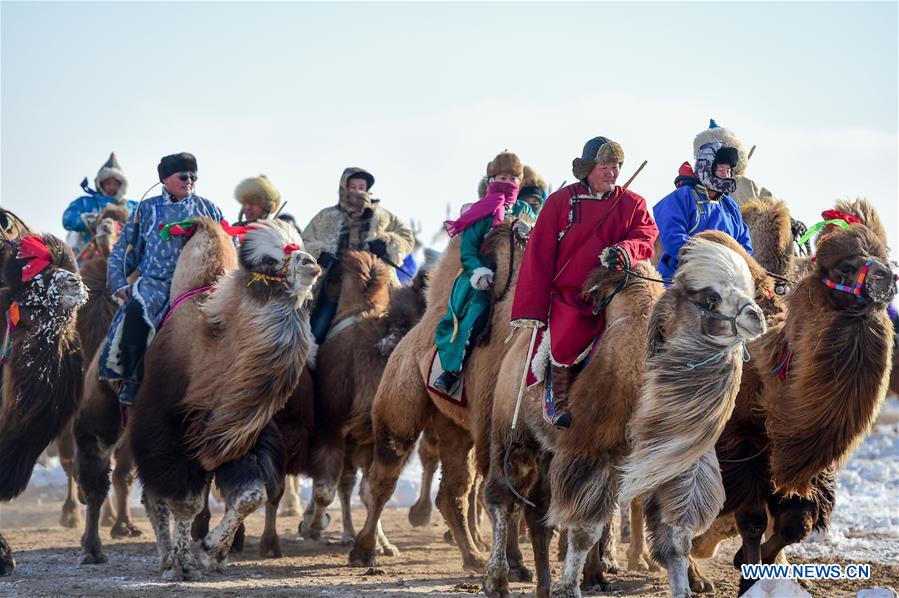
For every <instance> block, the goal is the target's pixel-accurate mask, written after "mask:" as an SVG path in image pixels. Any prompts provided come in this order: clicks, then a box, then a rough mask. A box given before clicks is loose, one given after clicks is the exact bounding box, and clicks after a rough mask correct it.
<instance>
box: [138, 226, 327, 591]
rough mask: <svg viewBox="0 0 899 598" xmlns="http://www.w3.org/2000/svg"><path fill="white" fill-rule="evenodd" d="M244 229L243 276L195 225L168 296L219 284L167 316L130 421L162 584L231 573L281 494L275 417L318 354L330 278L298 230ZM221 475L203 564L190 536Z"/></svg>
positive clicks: (221, 240) (212, 232) (216, 232)
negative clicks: (250, 524)
mask: <svg viewBox="0 0 899 598" xmlns="http://www.w3.org/2000/svg"><path fill="white" fill-rule="evenodd" d="M247 228H248V231H247V233H246V235H245V237H244V239H243V241H242V243H241V246H240V252H239V255H238V258H239V266H240V267H239V269H237V270H227V267H226V264H225V263H224V260H222V259H216V258H217V257H221V256H222V252H223V251H224V248H225V247H228V246H229V244H230V240H229V239H228V237H227V236H226V235H225V233H224V232H223V231H222V229H221V228H220V226H219V225H218V223H215V222H214V221H212V220H210V219H204V218H201V219H198V220H197V231H196V232H195V233H194V235H193V237H192V238H191V239H190V241H188V243H187V245H185V248H184V250H183V251H182V253H181V256H180V257H179V259H178V265H177V266H176V269H175V276H174V280H173V282H172V287H171V296H172V297H173V298H174V297H178V296H180V295H181V294H183V293H185V292H186V291H188V290H190V289H196V288H201V287H204V286H205V285H207V284H209V283H210V282H212V281H216V280H217V282H215V287H214V289H213V290H212V291H210V292H209V293H208V296H206V297H202V298H200V297H194V298H192V299H189V300H187V301H184V302H182V303H181V305H180V306H179V307H178V309H176V310H174V311H173V312H171V313H170V316H171V317H170V319H169V320H168V322H167V323H166V325H165V326H164V327H163V328H162V329H161V330H160V331H159V332H158V333H157V335H156V338H155V339H154V341H153V344H152V345H151V346H150V347H149V349H148V350H147V356H146V363H145V378H144V382H143V383H142V385H141V388H140V391H139V392H138V395H137V397H136V399H135V404H134V407H133V408H132V410H131V414H130V415H131V418H132V421H133V425H132V426H131V433H130V438H131V446H132V450H133V454H134V460H135V463H136V464H137V470H138V475H139V476H140V479H141V482H142V484H143V487H144V505H145V507H146V509H147V514H148V516H149V518H150V521H151V523H152V524H153V528H154V531H155V533H156V543H157V548H158V549H159V556H160V563H161V567H160V568H161V570H162V571H163V578H165V579H197V578H199V577H200V576H201V575H202V573H201V568H200V567H201V565H202V566H203V567H205V568H207V569H208V568H212V569H216V570H220V569H222V568H223V567H224V566H225V564H226V560H227V557H228V552H229V550H230V547H231V542H232V540H233V538H234V534H235V533H236V531H237V529H238V527H239V526H240V524H241V523H242V522H243V519H244V518H245V517H246V516H247V515H249V514H250V513H252V512H253V511H254V510H255V509H256V508H258V507H259V506H260V505H262V504H263V503H265V502H266V501H267V500H268V501H272V500H273V497H275V496H280V494H281V493H282V492H283V485H282V484H283V479H284V473H285V469H284V458H285V455H284V445H283V442H282V439H281V435H280V433H279V432H278V429H277V427H276V426H275V425H274V423H273V422H272V418H273V417H274V415H275V413H277V412H278V411H279V410H280V409H282V408H283V407H284V405H285V404H286V402H287V399H288V397H289V396H290V394H291V393H292V392H293V390H294V389H295V388H296V386H297V384H298V383H299V381H300V376H301V374H302V371H303V367H304V365H305V362H306V357H307V355H308V353H309V351H310V349H311V348H312V347H313V346H314V341H313V340H312V334H311V330H310V327H309V314H308V310H307V303H308V300H309V298H310V297H311V288H312V285H313V283H314V282H315V280H316V278H318V276H319V274H320V273H321V269H320V268H319V267H318V264H316V262H315V260H314V259H313V258H312V257H311V256H310V255H309V254H307V253H305V252H303V251H302V250H301V246H302V245H301V244H302V241H301V239H300V237H299V234H298V233H297V232H296V230H295V229H294V228H293V227H292V226H290V225H289V224H287V223H284V222H280V221H264V222H258V223H253V224H250V225H249V226H248V227H247ZM231 255H232V256H233V248H232V250H231ZM232 259H233V258H232ZM223 270H227V271H225V273H224V275H223V276H221V277H219V276H217V275H218V274H219V273H220V272H221V271H223ZM223 356H225V358H223ZM213 475H214V477H215V479H216V483H217V485H218V487H219V489H220V490H221V492H222V495H223V497H224V499H225V506H226V510H225V515H224V517H223V518H222V521H221V522H220V523H219V525H218V526H217V527H216V528H215V529H213V530H211V531H210V532H209V533H208V534H207V536H206V537H205V538H203V539H202V540H201V542H200V546H199V557H200V561H198V560H197V558H196V557H195V556H194V554H193V553H192V552H191V548H190V541H191V538H190V532H191V527H192V524H193V520H194V518H195V517H196V515H197V514H198V513H199V512H200V510H201V509H202V506H203V499H204V496H205V494H206V492H207V486H208V485H209V483H210V481H211V478H212V477H213ZM170 519H173V520H174V521H173V523H174V532H173V531H172V530H171V529H170ZM173 536H174V537H173Z"/></svg>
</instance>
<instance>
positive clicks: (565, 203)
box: [512, 137, 659, 429]
mask: <svg viewBox="0 0 899 598" xmlns="http://www.w3.org/2000/svg"><path fill="white" fill-rule="evenodd" d="M623 161H624V151H623V150H622V149H621V146H620V145H618V144H617V143H615V142H614V141H611V140H609V139H606V138H605V137H595V138H593V139H591V140H590V141H588V142H587V143H586V145H584V150H583V153H582V155H581V157H580V158H575V159H574V161H573V162H572V171H573V172H574V176H575V177H576V178H577V179H578V182H576V183H574V184H571V185H568V186H567V187H563V188H561V189H559V190H558V191H556V192H555V193H553V194H552V195H550V196H549V199H547V200H546V204H545V205H544V207H543V210H542V211H541V212H540V216H539V217H538V218H537V224H536V225H535V226H534V229H533V231H532V232H531V238H530V240H529V241H528V246H527V250H526V251H525V254H524V261H523V262H522V265H521V272H520V274H519V277H518V284H517V286H516V289H515V301H514V303H513V305H512V325H513V326H518V327H527V328H538V329H539V331H538V341H539V342H537V343H535V347H536V350H535V351H534V353H533V354H532V356H531V360H532V361H533V362H534V363H532V365H531V368H530V370H531V371H530V374H529V381H530V382H537V381H539V380H540V379H542V378H543V377H544V376H545V369H546V362H547V361H548V362H549V364H550V365H551V368H550V371H551V378H550V383H551V388H552V399H553V401H552V404H549V405H548V406H547V409H546V410H545V411H544V416H545V417H546V418H547V420H548V421H550V422H551V423H552V424H553V425H554V426H556V427H557V428H562V429H564V428H568V427H569V426H570V425H571V413H570V411H569V406H568V397H569V393H568V391H569V388H570V387H571V383H572V382H573V380H574V376H575V374H576V370H575V368H574V366H576V365H577V364H579V363H580V362H581V361H582V360H583V359H584V358H585V357H586V356H587V355H588V353H589V352H590V349H591V348H592V347H593V344H594V342H596V341H597V340H598V339H599V337H600V336H601V335H602V332H603V330H604V329H605V314H604V313H600V314H599V315H593V304H592V303H591V302H590V301H588V300H586V299H585V298H584V297H583V294H582V293H583V286H584V281H585V280H586V278H587V275H588V274H589V273H590V272H591V271H592V270H593V269H595V268H596V267H597V266H599V265H600V264H602V265H604V266H606V267H609V268H613V269H617V270H623V269H626V268H629V267H630V265H631V263H634V262H637V261H640V260H646V259H649V258H650V257H652V249H653V244H654V243H655V240H656V238H657V237H658V235H659V231H658V228H656V223H655V221H654V220H653V219H652V216H651V215H650V213H649V210H647V209H646V201H645V200H644V199H643V198H642V197H640V196H639V195H637V194H636V193H634V192H632V191H629V190H627V189H624V188H622V187H619V186H617V185H616V184H615V182H616V181H617V179H618V174H619V173H620V170H621V164H622V163H623ZM547 323H548V324H549V326H548V328H547ZM529 363H531V361H529ZM541 374H542V375H541Z"/></svg>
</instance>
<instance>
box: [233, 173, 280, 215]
mask: <svg viewBox="0 0 899 598" xmlns="http://www.w3.org/2000/svg"><path fill="white" fill-rule="evenodd" d="M234 197H235V199H237V202H238V203H240V204H243V203H244V202H249V203H251V204H253V205H256V206H259V207H260V208H262V209H263V210H265V211H266V212H267V213H269V214H272V213H274V212H277V211H278V206H280V205H281V194H280V193H279V192H278V190H277V189H275V186H274V185H273V184H272V182H271V181H270V180H268V177H266V176H265V175H264V174H260V175H259V176H257V177H251V178H249V179H244V180H242V181H241V182H240V183H238V185H237V187H235V189H234Z"/></svg>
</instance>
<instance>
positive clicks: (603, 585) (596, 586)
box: [581, 580, 613, 593]
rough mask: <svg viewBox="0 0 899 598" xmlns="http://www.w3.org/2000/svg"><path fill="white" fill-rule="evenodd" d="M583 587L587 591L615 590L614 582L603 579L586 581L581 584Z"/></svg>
mask: <svg viewBox="0 0 899 598" xmlns="http://www.w3.org/2000/svg"><path fill="white" fill-rule="evenodd" d="M581 589H582V590H584V591H585V592H590V593H593V592H611V591H612V590H613V588H612V584H610V583H609V582H607V581H605V580H603V581H594V582H593V583H588V582H586V581H585V582H584V583H583V584H581Z"/></svg>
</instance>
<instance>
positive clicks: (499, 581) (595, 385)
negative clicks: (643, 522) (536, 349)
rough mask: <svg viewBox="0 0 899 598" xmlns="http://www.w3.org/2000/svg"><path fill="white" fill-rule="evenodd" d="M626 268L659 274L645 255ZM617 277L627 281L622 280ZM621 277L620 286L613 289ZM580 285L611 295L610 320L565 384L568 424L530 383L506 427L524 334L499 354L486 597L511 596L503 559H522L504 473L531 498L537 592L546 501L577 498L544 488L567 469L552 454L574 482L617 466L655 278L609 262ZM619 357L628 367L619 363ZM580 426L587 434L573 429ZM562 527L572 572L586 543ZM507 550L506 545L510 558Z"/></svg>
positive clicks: (544, 558) (545, 568)
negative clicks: (574, 472) (575, 473)
mask: <svg viewBox="0 0 899 598" xmlns="http://www.w3.org/2000/svg"><path fill="white" fill-rule="evenodd" d="M634 270H635V271H636V272H638V273H640V274H642V275H643V276H648V277H654V278H658V273H657V272H656V271H655V268H653V267H652V266H651V265H650V264H649V262H640V263H638V264H636V265H635V266H634ZM625 277H627V280H624V279H625ZM621 284H624V286H623V287H622V288H621V290H620V291H618V292H617V293H616V289H617V288H618V287H619V285H621ZM584 288H585V293H587V294H588V295H590V296H591V297H592V298H593V300H594V302H595V303H596V304H597V305H599V304H601V302H604V301H606V302H608V301H609V300H611V302H610V303H608V307H606V321H607V322H608V325H607V327H606V330H605V332H604V333H603V336H602V339H601V341H600V344H599V347H598V350H597V351H596V353H595V355H593V356H592V357H591V359H590V360H589V362H588V363H587V365H586V366H585V368H584V370H583V371H582V372H581V373H580V374H579V375H578V377H577V378H576V380H575V382H574V384H573V386H572V389H571V405H572V409H573V411H574V417H573V421H574V424H573V426H572V429H570V430H567V431H564V432H559V431H558V430H556V429H555V428H553V427H552V426H550V425H549V424H547V423H546V422H545V421H544V419H543V415H542V410H543V401H542V400H541V399H542V395H543V393H544V392H545V389H544V387H543V385H542V384H540V385H535V386H534V387H532V388H530V389H528V391H527V393H526V394H525V396H524V399H523V402H522V411H521V413H520V417H521V419H520V423H519V424H518V427H517V428H516V430H515V431H514V432H513V431H512V430H511V421H512V415H513V411H514V407H515V402H516V398H517V396H518V390H519V385H520V382H521V374H522V368H523V367H524V355H525V353H526V351H527V347H528V344H529V340H530V335H528V334H522V333H519V334H518V336H517V338H516V340H515V342H514V343H513V344H512V346H511V347H510V348H509V351H508V352H507V353H506V356H505V358H504V359H503V364H502V367H501V369H500V374H499V380H498V382H497V386H496V394H495V398H494V403H493V418H492V420H493V429H492V441H491V446H490V456H491V459H490V472H489V474H488V477H487V486H486V489H485V496H486V499H487V504H488V509H489V510H490V513H491V515H492V518H493V545H492V551H491V554H490V560H489V561H488V563H487V575H486V577H485V580H484V590H485V592H486V593H487V595H488V596H497V597H498V596H508V595H509V587H508V574H509V571H510V566H514V564H515V561H516V558H517V559H520V555H519V554H518V553H517V550H518V546H517V535H518V534H517V528H516V526H515V525H514V522H515V515H516V513H517V511H519V510H520V509H521V505H520V504H519V503H518V500H516V497H515V495H514V494H513V492H512V490H511V489H510V487H509V486H508V485H507V482H506V477H507V476H508V483H509V484H511V486H512V487H514V488H515V491H516V492H518V493H519V494H521V495H523V496H525V497H527V498H528V500H530V501H531V502H532V503H533V505H535V506H533V507H524V514H525V518H526V520H527V523H528V527H529V528H530V535H531V542H532V544H533V547H534V554H535V563H536V567H537V580H538V581H537V595H538V596H547V595H548V594H549V591H550V582H551V580H550V571H549V540H550V528H549V527H548V522H547V512H548V511H549V512H550V518H551V519H552V520H555V518H556V515H555V514H554V512H553V511H551V510H550V509H551V507H550V500H551V498H552V501H553V502H552V505H553V506H554V507H556V509H560V507H561V506H562V505H565V504H567V502H568V501H570V500H571V499H574V500H575V501H577V500H579V499H577V498H575V497H573V496H571V495H570V494H571V491H577V490H576V489H575V488H569V489H559V493H560V494H561V495H562V496H560V497H556V496H555V495H552V493H551V492H550V479H549V477H548V475H549V472H550V471H551V470H552V471H553V473H554V474H555V475H556V476H558V475H560V474H562V475H564V472H565V469H557V467H556V465H555V461H556V460H557V459H559V460H560V461H561V462H562V463H568V464H571V465H572V467H574V468H575V469H579V470H580V474H579V475H580V477H579V479H578V480H577V487H583V486H584V484H585V482H586V477H587V476H591V477H592V476H593V475H594V474H595V473H596V472H599V471H606V472H607V473H608V472H614V466H615V464H616V463H619V462H620V461H621V459H622V458H623V456H624V455H625V454H626V449H627V441H626V437H625V425H626V422H627V421H628V419H629V418H630V415H631V411H632V408H633V404H634V403H635V402H636V399H637V394H638V393H639V388H640V381H641V373H642V363H643V360H644V353H645V345H646V331H647V329H648V324H649V313H650V311H651V310H652V306H653V305H654V304H655V302H656V301H657V300H658V298H659V296H660V295H661V294H662V290H663V289H662V286H661V285H659V284H656V283H652V282H647V281H644V280H641V279H639V278H636V277H632V276H630V275H627V274H625V273H624V272H615V271H612V270H608V269H607V268H597V269H596V270H595V271H594V272H593V274H591V276H590V277H589V278H588V279H587V281H586V283H585V286H584ZM622 364H627V365H626V366H625V367H622ZM599 388H601V389H602V392H603V396H607V397H609V400H604V399H601V398H598V397H596V396H595V393H596V389H599ZM597 421H602V422H603V425H602V426H601V427H599V428H597V427H595V422H597ZM578 422H580V423H578ZM588 422H591V423H589V424H588ZM579 425H580V426H581V427H582V428H584V430H585V431H588V432H589V433H586V434H585V433H584V432H583V431H582V432H581V433H578V430H577V426H579ZM588 428H589V429H588ZM507 453H508V466H507V465H506V455H507ZM551 463H552V464H551ZM613 475H614V473H613ZM554 482H555V480H554ZM553 489H555V487H553ZM601 492H602V490H600V493H601ZM551 495H552V496H551ZM594 506H595V507H596V508H597V510H598V511H604V510H607V511H608V512H607V513H605V512H603V513H597V514H598V516H600V517H611V512H612V510H613V509H614V498H612V500H611V501H606V502H602V503H601V504H600V503H597V504H596V505H594ZM560 514H561V510H560ZM573 516H574V517H575V518H576V517H577V515H573ZM556 523H562V524H563V525H567V524H568V521H567V519H563V520H562V521H559V522H556ZM567 531H568V532H569V542H570V543H573V544H577V546H575V547H574V548H572V544H569V546H568V548H567V550H566V551H565V552H566V555H565V559H566V567H571V566H574V567H575V568H577V569H578V570H577V572H576V577H578V578H579V577H580V574H581V568H582V567H583V565H584V563H583V561H581V562H580V564H577V563H576V562H569V561H568V559H569V557H570V558H571V559H572V560H574V559H576V558H578V557H579V556H581V555H580V553H581V552H583V553H584V554H586V552H587V550H589V549H590V548H591V547H592V546H593V544H592V543H591V544H590V545H587V546H586V547H585V549H584V550H583V551H581V550H580V546H579V543H580V542H581V541H582V539H581V535H580V534H579V533H578V532H574V533H571V529H568V530H567ZM509 551H511V552H512V555H511V556H512V558H511V559H510V558H509V557H510V553H509ZM591 552H596V551H595V550H594V551H591ZM585 583H587V584H589V585H590V586H594V585H598V586H600V587H601V588H602V589H606V590H607V589H608V584H607V583H606V581H605V579H604V577H603V575H602V570H601V569H598V570H597V571H595V572H594V573H592V574H588V575H585Z"/></svg>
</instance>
